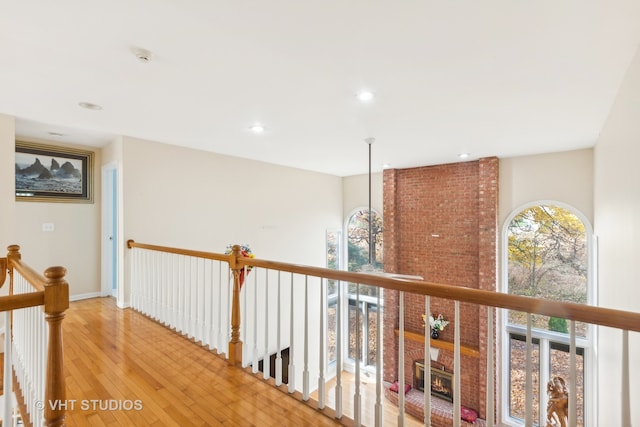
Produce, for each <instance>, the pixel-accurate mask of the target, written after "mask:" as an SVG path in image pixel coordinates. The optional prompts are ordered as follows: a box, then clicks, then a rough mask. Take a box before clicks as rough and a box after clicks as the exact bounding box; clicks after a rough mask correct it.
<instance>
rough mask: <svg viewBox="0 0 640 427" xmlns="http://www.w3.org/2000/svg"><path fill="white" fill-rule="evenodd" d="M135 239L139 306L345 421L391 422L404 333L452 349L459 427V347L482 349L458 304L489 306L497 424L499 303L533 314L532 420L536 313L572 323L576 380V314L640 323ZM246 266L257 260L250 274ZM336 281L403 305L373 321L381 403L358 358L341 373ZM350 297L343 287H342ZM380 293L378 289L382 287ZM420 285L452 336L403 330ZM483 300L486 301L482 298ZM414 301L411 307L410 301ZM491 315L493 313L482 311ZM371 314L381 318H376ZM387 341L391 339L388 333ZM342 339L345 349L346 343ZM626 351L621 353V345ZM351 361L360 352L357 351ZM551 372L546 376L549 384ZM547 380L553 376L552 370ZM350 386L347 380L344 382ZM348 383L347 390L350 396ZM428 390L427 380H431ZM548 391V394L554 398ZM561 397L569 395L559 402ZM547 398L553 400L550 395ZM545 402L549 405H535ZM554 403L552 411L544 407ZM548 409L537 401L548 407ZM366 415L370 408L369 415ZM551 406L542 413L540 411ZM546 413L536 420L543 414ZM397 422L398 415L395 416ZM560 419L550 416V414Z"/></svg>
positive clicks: (626, 413) (574, 307)
mask: <svg viewBox="0 0 640 427" xmlns="http://www.w3.org/2000/svg"><path fill="white" fill-rule="evenodd" d="M128 246H129V248H131V249H132V252H133V253H132V263H131V265H132V276H131V304H132V306H133V308H135V309H137V310H139V311H141V312H143V313H145V314H147V315H149V316H151V317H153V318H155V319H157V320H158V321H160V322H162V323H165V324H166V325H167V326H169V327H171V328H175V329H176V330H178V331H180V332H182V333H184V334H185V335H187V336H189V337H191V338H193V339H194V340H195V341H200V342H202V344H203V345H205V346H209V347H210V348H211V349H212V350H215V351H217V352H218V353H220V354H223V355H224V356H225V357H226V358H227V359H228V360H229V364H230V365H234V366H241V367H245V368H249V367H250V368H251V370H252V372H253V373H255V374H258V373H259V372H261V376H262V378H264V379H265V380H268V381H272V382H273V384H274V386H276V387H278V388H279V389H280V390H282V391H285V392H288V393H289V394H291V395H292V396H294V397H296V398H298V399H299V400H302V401H305V402H307V403H308V404H309V405H311V406H313V407H315V408H317V409H318V410H320V411H321V412H323V413H325V414H326V415H329V416H331V417H335V418H338V419H349V422H348V423H349V424H352V425H361V424H363V423H364V424H367V425H376V426H381V425H384V424H385V422H388V421H389V420H383V412H382V399H383V398H382V396H383V394H387V392H388V382H390V381H393V380H397V381H398V389H399V390H403V389H404V386H405V383H408V381H407V375H406V372H405V370H406V366H409V365H410V364H411V363H412V361H406V360H405V339H407V338H408V339H411V338H412V337H413V339H414V340H415V339H416V337H418V338H421V342H423V343H424V347H423V348H422V349H421V350H420V354H422V355H423V356H422V357H423V358H424V355H429V354H431V350H432V348H440V349H444V350H446V351H449V350H450V351H451V352H452V354H453V356H452V359H453V361H452V365H453V370H454V372H455V373H456V374H455V375H453V376H452V382H453V384H452V386H453V391H452V393H451V400H452V404H451V412H452V414H451V418H452V419H453V425H454V426H460V425H461V421H460V420H461V415H462V414H461V410H462V408H461V404H462V403H464V402H462V401H461V383H460V377H461V376H462V375H459V374H457V373H460V372H461V370H460V369H461V366H462V365H461V357H478V352H477V351H476V350H474V349H469V348H468V347H466V346H464V345H463V343H461V326H460V313H461V308H460V307H461V304H472V305H474V306H478V307H480V309H479V310H478V311H479V313H481V316H486V317H485V319H486V322H487V330H488V331H489V333H488V334H487V337H485V338H484V339H486V340H487V344H486V348H488V349H490V351H487V354H486V355H484V356H482V357H483V358H484V360H482V361H481V363H483V364H486V371H487V374H486V378H485V381H486V382H485V384H483V387H482V388H483V389H484V390H486V396H485V399H484V400H482V401H483V402H486V405H485V406H486V407H484V408H479V409H480V413H481V415H483V416H484V418H485V420H483V424H484V425H487V426H493V425H495V422H496V406H497V405H496V392H497V385H496V381H495V379H496V372H495V365H496V359H495V352H494V350H495V341H494V340H495V336H494V335H495V331H496V327H495V325H496V320H495V319H496V313H497V312H498V311H499V310H503V309H507V310H515V311H520V312H524V313H527V315H526V316H527V326H526V327H525V328H524V332H523V335H524V337H525V338H524V339H525V341H526V351H525V358H526V360H527V363H526V374H525V378H526V380H525V382H526V384H525V390H526V396H527V402H526V416H525V419H524V424H525V425H528V426H531V425H533V424H534V417H535V415H534V414H533V409H532V407H533V405H532V404H531V401H532V396H533V388H534V384H533V380H532V377H533V375H532V370H533V367H532V364H531V363H530V361H531V360H532V359H533V356H532V354H533V345H532V343H533V339H532V336H531V330H532V322H531V316H532V315H533V314H541V315H546V316H551V317H557V318H561V319H567V320H568V321H569V338H568V342H569V344H568V348H569V354H570V356H569V357H570V361H571V363H569V374H568V378H567V379H566V380H567V383H568V384H576V377H577V373H576V363H575V360H576V353H577V350H576V327H575V326H576V322H585V323H588V324H590V325H595V326H607V327H611V328H616V329H618V330H621V331H622V337H623V340H624V343H627V342H628V339H629V332H630V331H632V332H640V313H634V312H628V311H622V310H614V309H608V308H602V307H593V306H586V305H582V304H574V303H563V302H558V301H550V300H542V299H537V298H530V297H524V296H517V295H509V294H503V293H497V292H492V291H487V290H480V289H471V288H466V287H459V286H449V285H441V284H435V283H429V282H424V281H419V280H408V279H403V278H398V276H394V275H390V274H369V273H355V272H345V271H336V270H331V269H327V268H319V267H310V266H303V265H296V264H289V263H283V262H277V261H269V260H262V259H257V258H247V257H244V256H242V254H241V253H240V247H239V246H234V250H233V253H231V254H230V255H227V254H219V253H207V252H199V251H190V250H183V249H176V248H167V247H162V246H155V245H148V244H141V243H136V242H134V241H129V242H128ZM248 267H252V268H253V270H252V271H251V274H250V275H249V274H248V272H247V270H245V269H247V268H248ZM329 280H332V281H337V283H338V284H339V286H341V287H346V286H348V285H349V284H350V283H351V284H356V288H358V287H359V286H360V285H370V286H377V287H379V288H381V289H383V290H384V291H385V292H386V293H387V294H386V295H387V297H389V298H388V299H389V300H390V301H393V304H397V307H398V315H397V318H396V319H388V318H386V317H384V324H383V323H382V322H381V319H382V318H383V316H384V313H381V311H382V312H384V311H385V310H387V307H385V305H388V304H391V302H390V301H388V300H387V297H385V302H384V304H378V306H379V307H380V308H381V309H382V310H378V312H377V314H376V316H377V318H376V321H375V322H372V323H371V326H372V329H373V330H374V331H375V332H374V333H373V334H371V335H370V337H369V339H370V340H371V341H374V342H375V345H374V346H373V347H374V348H375V350H376V361H375V365H376V367H375V369H376V371H375V376H376V392H375V401H374V402H371V403H369V402H367V403H366V404H365V403H363V401H362V390H361V380H362V375H363V372H362V369H363V368H362V367H361V366H360V363H355V366H354V370H355V373H354V375H355V376H354V379H353V381H352V382H351V383H350V384H346V382H345V380H344V379H343V378H342V377H343V375H342V365H341V360H342V356H341V355H344V354H345V353H344V350H343V344H344V343H345V341H346V338H345V336H344V335H343V333H342V329H343V328H342V326H341V325H342V323H343V322H344V321H346V319H347V314H346V313H343V312H341V309H340V306H341V304H340V301H338V304H337V312H336V313H332V314H331V316H333V317H332V319H333V320H334V321H335V322H337V327H336V328H335V329H334V331H333V332H332V331H329V330H328V327H327V318H328V317H329V314H328V313H327V312H326V304H327V301H326V286H327V281H329ZM338 294H339V296H338V298H339V299H340V298H342V297H341V296H340V295H346V294H347V293H346V292H339V293H338ZM378 294H380V293H378ZM410 294H416V295H420V296H424V305H423V306H422V305H421V306H420V307H417V310H418V312H422V313H430V306H431V304H430V301H431V298H442V299H445V300H449V301H452V302H453V306H454V310H455V311H454V313H453V316H452V318H451V319H450V320H451V321H452V323H453V329H454V337H453V340H452V342H451V343H447V342H442V343H441V342H438V341H435V340H433V339H424V337H425V336H426V337H428V336H429V326H428V322H427V324H426V325H425V330H424V334H422V333H419V334H416V333H415V331H405V327H404V323H405V318H406V316H405V308H406V307H405V304H404V300H405V296H407V295H410ZM482 307H484V308H482ZM408 308H409V309H411V310H412V311H416V307H408ZM483 313H486V314H483ZM353 320H355V324H356V325H358V324H361V322H370V321H372V319H362V317H361V313H360V312H359V311H358V310H356V312H355V319H353ZM374 324H375V325H376V326H374ZM383 328H387V329H388V328H392V329H395V330H391V331H385V337H386V336H387V334H388V333H390V334H391V335H395V337H396V338H395V340H396V341H395V345H393V346H391V348H385V349H384V354H383V349H382V345H383V344H382V329H383ZM329 333H331V334H333V335H332V336H331V339H332V340H333V343H334V344H335V345H336V347H337V349H336V353H337V358H336V359H337V361H336V365H335V366H330V364H329V363H328V362H327V358H326V357H325V353H326V351H327V346H328V344H327V343H328V339H329ZM355 335H356V339H355V346H356V350H355V352H356V355H358V354H361V352H362V351H363V349H362V341H363V340H362V339H360V337H359V336H358V328H356V332H355ZM385 343H386V341H385ZM345 347H348V345H347V346H345ZM623 348H624V349H625V350H624V351H623V354H622V355H621V359H620V362H621V364H622V372H623V375H626V377H627V378H628V377H629V353H628V351H629V350H628V345H624V346H623ZM625 352H626V353H625ZM469 355H471V356H469ZM356 359H358V358H357V357H356ZM389 361H391V363H394V364H397V371H396V372H397V378H384V380H383V379H382V378H381V377H382V370H383V365H384V364H385V363H390V362H389ZM423 364H424V366H423V369H424V370H425V371H424V372H429V370H430V357H426V358H424V362H423ZM546 380H547V379H546V378H545V379H540V381H544V383H545V384H546ZM548 380H551V378H548ZM347 386H348V387H347ZM622 387H623V389H622V390H620V391H619V392H620V393H621V395H622V396H629V381H628V380H627V381H623V382H622ZM345 390H349V392H352V393H353V394H352V395H351V396H346V395H344V393H343V391H345ZM425 390H426V389H425ZM423 394H424V400H423V402H422V405H423V408H424V414H423V415H422V416H423V417H424V423H425V425H432V423H433V424H434V425H435V424H436V423H435V420H432V414H431V412H432V411H431V406H432V399H431V397H430V396H429V393H428V392H425V393H423ZM575 395H576V393H575V392H574V393H573V395H569V396H568V397H567V401H566V407H567V408H566V411H565V412H561V414H560V415H558V414H557V412H556V416H558V417H566V419H563V420H562V422H564V423H566V425H568V426H577V425H578V424H579V423H578V420H577V418H578V417H577V415H576V414H577V408H576V405H577V402H576V396H575ZM554 399H556V398H555V397H553V396H550V398H549V402H551V403H557V400H554ZM397 402H398V406H399V415H398V419H397V425H404V419H405V412H406V405H407V402H406V401H405V395H404V394H403V393H402V392H400V393H398V394H397ZM562 402H564V400H562ZM551 403H550V404H551ZM540 405H542V403H540ZM548 411H549V413H551V412H552V411H551V409H549V410H548ZM620 411H621V419H622V420H628V419H630V405H629V404H628V403H626V404H625V403H624V399H623V402H622V404H621V407H620ZM543 412H544V411H542V410H541V411H540V414H543ZM363 414H365V415H372V418H371V419H367V420H364V419H363ZM545 414H546V413H545ZM543 416H546V415H540V416H539V421H537V423H539V424H542V423H544V421H545V420H544V419H543ZM392 421H393V424H396V420H392ZM549 425H553V424H549Z"/></svg>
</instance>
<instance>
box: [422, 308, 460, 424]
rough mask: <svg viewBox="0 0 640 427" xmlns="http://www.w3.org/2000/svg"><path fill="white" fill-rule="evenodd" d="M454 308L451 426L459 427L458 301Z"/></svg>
mask: <svg viewBox="0 0 640 427" xmlns="http://www.w3.org/2000/svg"><path fill="white" fill-rule="evenodd" d="M454 306H455V325H454V328H453V329H454V335H453V372H454V374H453V420H454V422H453V425H454V426H455V427H460V403H461V402H460V376H461V375H460V374H461V368H460V366H461V365H460V301H457V300H456V301H455V303H454ZM429 375H431V374H429Z"/></svg>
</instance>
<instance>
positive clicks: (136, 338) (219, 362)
mask: <svg viewBox="0 0 640 427" xmlns="http://www.w3.org/2000/svg"><path fill="white" fill-rule="evenodd" d="M63 328H64V349H65V376H66V381H67V402H66V404H67V409H68V412H67V425H69V426H181V427H186V426H242V427H245V426H260V427H262V426H335V425H340V423H338V421H337V420H335V419H333V418H331V417H328V416H326V415H324V414H322V413H320V412H319V411H318V410H317V409H314V408H312V407H310V406H309V405H308V404H306V403H303V402H300V401H298V400H296V399H295V398H292V397H291V396H287V395H285V394H284V393H283V392H282V391H279V390H277V389H276V388H275V387H273V386H272V385H270V384H269V383H267V382H265V381H263V380H262V379H259V378H256V377H254V376H253V375H251V374H250V373H249V372H248V371H245V370H242V369H235V368H229V366H228V365H227V362H226V361H225V360H223V359H222V358H221V357H218V356H217V355H215V354H214V353H212V352H210V351H208V350H206V349H205V348H203V347H201V346H200V345H198V344H195V343H193V342H192V341H190V340H188V339H187V338H185V337H183V336H181V335H179V334H177V333H175V332H173V331H171V330H169V329H167V328H166V327H164V326H162V325H160V324H159V323H157V322H155V321H153V320H151V319H149V318H147V317H146V316H144V315H142V314H140V313H138V312H136V311H134V310H131V309H126V310H121V309H118V308H117V307H116V305H115V302H114V300H113V299H112V298H95V299H90V300H82V301H77V302H72V303H71V307H70V308H69V310H68V311H67V315H66V318H65V320H64V322H63ZM352 378H353V377H352V376H351V375H350V374H345V375H344V376H343V384H344V388H343V390H344V391H343V393H344V399H345V400H348V399H353V387H354V385H353V381H352V380H351V379H352ZM361 384H362V405H363V418H362V423H363V424H364V425H369V426H371V425H373V410H372V409H371V408H373V402H374V401H375V386H374V384H373V383H371V382H368V381H367V379H366V378H365V377H363V381H361ZM333 387H334V385H333V381H329V382H328V383H327V402H328V404H331V405H332V400H333V398H332V396H333ZM298 397H299V396H298ZM311 397H312V398H314V396H313V395H312V396H311ZM332 406H333V405H332ZM348 406H349V405H348V404H345V405H344V407H345V415H346V416H351V414H350V413H349V412H348V410H347V409H346V408H347V407H348ZM383 408H384V415H383V417H384V420H385V425H397V408H396V407H395V406H394V405H393V404H390V403H389V402H387V401H386V400H385V402H384V407H383ZM329 412H330V411H329ZM349 421H350V420H345V419H343V424H345V425H350V422H349ZM405 425H406V426H408V427H413V426H419V425H422V424H421V423H419V422H418V421H417V420H415V419H413V418H411V417H410V416H407V420H406V424H405Z"/></svg>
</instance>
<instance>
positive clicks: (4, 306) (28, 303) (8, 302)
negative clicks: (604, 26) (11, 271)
mask: <svg viewBox="0 0 640 427" xmlns="http://www.w3.org/2000/svg"><path fill="white" fill-rule="evenodd" d="M43 304H44V292H30V293H28V294H19V295H6V296H4V297H2V298H0V311H9V310H17V309H19V308H27V307H35V306H38V305H43Z"/></svg>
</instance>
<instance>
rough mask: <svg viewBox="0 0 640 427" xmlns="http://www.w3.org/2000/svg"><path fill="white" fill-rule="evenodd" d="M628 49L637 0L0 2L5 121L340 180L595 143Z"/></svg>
mask: <svg viewBox="0 0 640 427" xmlns="http://www.w3.org/2000/svg"><path fill="white" fill-rule="evenodd" d="M639 42H640V1H639V0H586V1H585V0H560V1H558V0H541V1H539V0H536V1H524V0H482V1H478V0H457V1H456V0H445V1H443V0H438V1H435V0H401V1H391V0H386V1H382V0H323V1H313V2H312V1H301V0H227V1H219V0H189V1H184V0H182V1H180V0H110V1H99V0H58V1H50V0H22V1H12V0H0V113H5V114H9V115H12V116H15V117H16V118H17V121H16V133H17V134H18V135H19V136H26V137H31V138H44V139H48V140H54V141H55V140H58V141H65V142H73V143H80V144H85V145H95V146H100V145H103V144H105V143H106V142H108V141H110V140H112V139H113V138H114V135H127V136H133V137H138V138H144V139H150V140H154V141H160V142H166V143H170V144H175V145H184V146H190V147H194V148H198V149H202V150H209V151H214V152H218V153H223V154H230V155H235V156H241V157H247V158H253V159H260V160H263V161H266V162H270V163H276V164H282V165H289V166H293V167H298V168H302V169H308V170H314V171H321V172H326V173H329V174H334V175H339V176H347V175H353V174H360V173H366V172H367V170H368V158H367V146H366V144H365V143H364V139H365V138H367V137H375V138H376V142H375V143H374V145H373V169H374V171H378V170H381V168H382V164H383V163H389V164H391V167H397V168H404V167H412V166H420V165H430V164H438V163H450V162H456V161H459V159H458V158H457V155H458V154H459V153H462V152H469V153H471V157H470V158H471V159H477V158H479V157H485V156H500V157H505V156H516V155H524V154H533V153H541V152H550V151H563V150H571V149H577V148H583V147H591V146H593V145H594V143H595V141H596V139H597V137H598V134H599V132H600V130H601V129H602V126H603V123H604V121H605V119H606V117H607V114H608V112H609V110H610V108H611V106H612V103H613V101H614V99H615V96H616V93H617V90H618V88H619V86H620V84H621V81H622V79H623V77H624V73H625V71H626V70H627V68H628V66H629V64H630V62H631V59H632V58H633V56H634V54H635V53H636V50H637V49H638V45H639ZM136 47H138V48H145V49H148V50H150V51H151V52H152V54H153V58H152V60H151V61H150V62H147V63H143V62H141V61H139V60H138V59H137V58H136V57H135V56H134V55H133V54H132V53H131V50H132V49H133V48H136ZM364 89H368V90H371V91H373V92H374V93H375V95H376V97H375V100H374V102H372V103H369V104H362V103H360V102H359V101H358V100H357V98H356V96H355V95H356V93H357V92H359V91H361V90H364ZM79 102H92V103H95V104H99V105H101V106H102V107H103V109H102V110H101V111H90V110H86V109H82V108H80V107H79V106H78V103H79ZM254 122H261V123H263V124H264V125H265V126H266V129H267V130H266V132H265V133H263V134H260V135H255V134H253V133H251V132H250V131H249V130H248V128H249V126H250V125H252V124H253V123H254ZM49 132H58V133H62V134H64V135H63V136H58V137H54V136H51V135H50V134H49Z"/></svg>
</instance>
